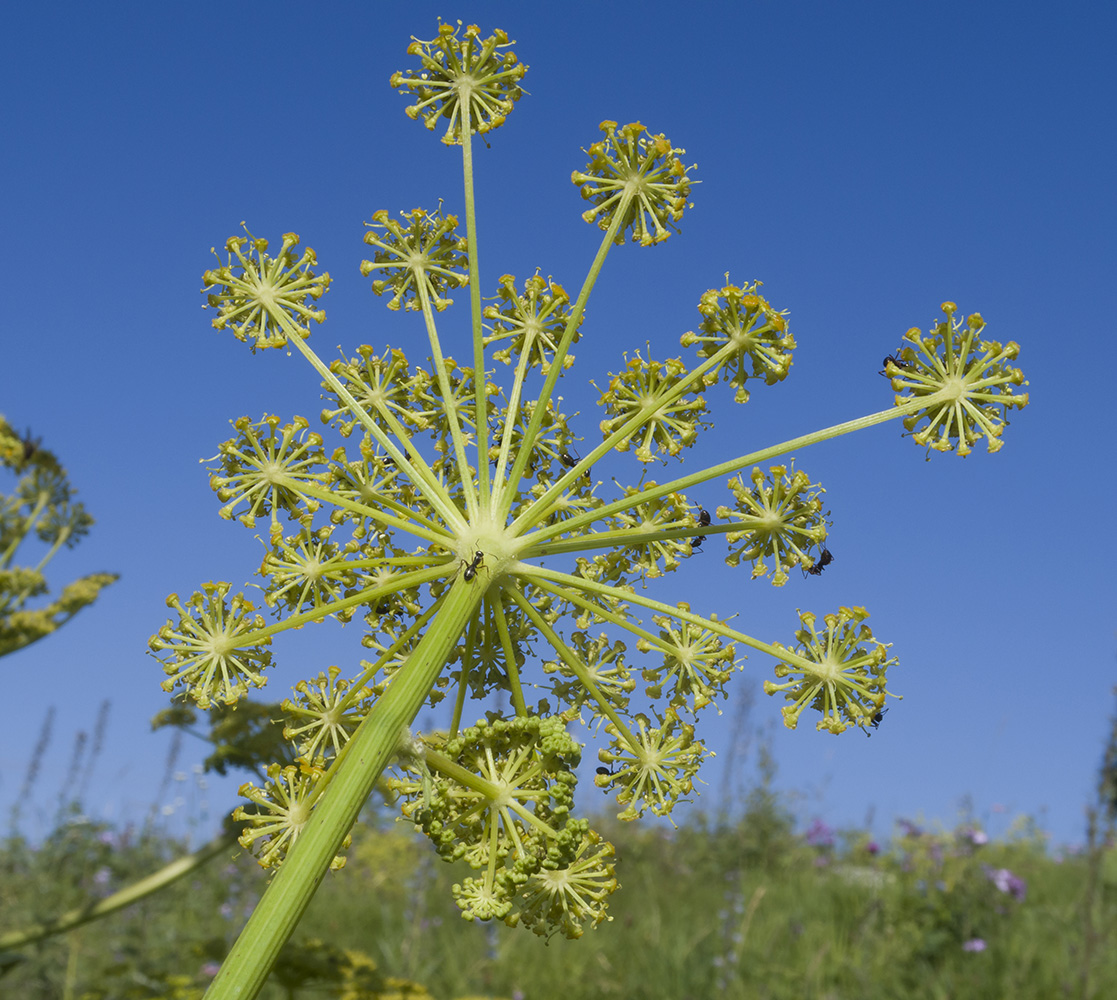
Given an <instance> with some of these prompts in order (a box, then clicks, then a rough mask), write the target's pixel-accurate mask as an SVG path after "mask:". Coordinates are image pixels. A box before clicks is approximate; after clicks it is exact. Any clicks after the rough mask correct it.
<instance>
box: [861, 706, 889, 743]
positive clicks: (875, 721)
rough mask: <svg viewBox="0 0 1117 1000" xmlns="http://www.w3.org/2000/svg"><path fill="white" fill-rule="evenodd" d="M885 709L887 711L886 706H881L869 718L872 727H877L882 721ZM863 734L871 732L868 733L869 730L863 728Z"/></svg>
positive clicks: (868, 734)
mask: <svg viewBox="0 0 1117 1000" xmlns="http://www.w3.org/2000/svg"><path fill="white" fill-rule="evenodd" d="M887 711H888V709H887V708H882V709H881V710H880V711H879V712H877V713H876V715H874V716H873V717H872V718H871V719H870V720H869V725H870V726H872V727H873V728H874V729H879V728H880V724H881V722H883V721H884V715H885V713H886V712H887ZM865 735H866V736H872V735H873V734H872V733H870V732H869V730H867V729H866V730H865Z"/></svg>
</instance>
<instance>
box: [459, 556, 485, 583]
mask: <svg viewBox="0 0 1117 1000" xmlns="http://www.w3.org/2000/svg"><path fill="white" fill-rule="evenodd" d="M462 565H463V566H464V567H465V572H464V573H462V579H464V580H465V582H466V583H469V582H470V581H471V580H472V579H473V578H474V577H475V576H477V571H478V570H479V569H480V568H481V567H482V566H484V565H485V553H484V552H477V553H475V554H474V556H473V561H472V562H468V563H467V562H466V561H465V560H464V559H463V560H462Z"/></svg>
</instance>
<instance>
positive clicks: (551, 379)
mask: <svg viewBox="0 0 1117 1000" xmlns="http://www.w3.org/2000/svg"><path fill="white" fill-rule="evenodd" d="M633 197H634V194H633V193H632V192H631V191H629V190H628V189H627V188H626V189H625V193H624V198H623V199H622V201H621V203H620V205H619V207H618V208H617V210H616V212H614V214H613V221H612V222H611V223H610V224H609V228H608V230H607V231H606V233H605V235H604V236H603V237H602V238H601V246H599V247H598V248H597V255H596V256H595V257H594V258H593V263H592V264H591V265H590V269H589V272H588V273H587V274H586V279H585V281H583V282H582V288H581V290H580V291H579V292H578V298H577V299H575V300H574V305H573V306H572V307H571V309H570V313H569V315H568V316H567V318H566V329H565V330H563V332H562V339H561V340H560V341H559V343H558V347H557V348H556V349H555V356H554V358H552V359H551V370H550V371H549V372H548V373H547V377H546V379H544V381H543V388H542V390H540V393H539V397H538V399H537V400H536V402H535V409H534V410H533V411H532V414H531V420H530V421H529V422H528V426H527V429H526V430H525V431H524V436H523V447H522V448H521V449H520V452H519V454H518V455H517V456H516V461H515V462H514V463H513V464H512V472H511V474H510V475H509V476H508V479H507V481H506V482H504V483H503V484H502V489H503V492H502V493H501V497H500V506H499V508H498V510H499V515H500V516H499V518H498V519H499V520H504V518H506V517H507V516H508V512H509V511H510V510H511V509H512V501H513V500H514V499H515V498H516V489H517V487H518V486H519V484H520V479H521V478H522V477H523V474H524V469H525V468H526V467H527V463H528V459H529V458H530V457H531V445H532V442H533V441H534V440H535V436H536V435H537V434H538V433H539V428H540V427H541V426H542V424H543V414H544V413H545V412H546V410H547V403H548V402H549V401H550V399H551V393H552V392H553V391H554V388H555V383H556V382H557V381H558V380H559V376H560V375H561V374H562V371H563V365H562V362H563V360H564V359H565V357H566V352H567V351H568V350H569V349H570V344H571V342H572V341H573V340H574V332H575V331H576V330H577V329H578V323H579V321H580V320H581V318H582V313H583V312H584V311H585V308H586V300H587V299H588V298H589V297H590V292H592V291H593V288H594V285H596V284H597V279H598V277H599V276H600V274H601V269H602V268H603V267H604V266H605V258H606V257H607V256H608V255H609V251H610V250H611V249H612V247H613V241H614V240H615V239H616V235H617V232H618V230H619V229H620V228H621V222H622V220H623V219H624V217H625V214H626V213H627V212H628V206H629V204H630V203H631V202H632V199H633ZM564 481H570V482H573V477H572V476H569V475H568V476H567V477H564ZM517 525H518V522H517ZM515 527H516V525H514V528H515Z"/></svg>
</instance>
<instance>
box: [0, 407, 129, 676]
mask: <svg viewBox="0 0 1117 1000" xmlns="http://www.w3.org/2000/svg"><path fill="white" fill-rule="evenodd" d="M0 466H2V467H3V468H5V469H8V470H10V471H11V472H12V473H14V474H15V476H16V482H15V484H14V485H13V486H12V487H11V488H10V490H9V491H7V492H0V656H4V655H6V654H8V653H14V652H15V651H16V650H18V649H23V648H24V647H25V646H29V645H31V643H33V642H37V641H38V640H39V639H42V638H44V637H45V636H48V635H50V634H51V633H52V632H54V631H56V630H57V629H59V628H61V627H62V626H63V625H65V624H66V622H68V621H69V620H70V619H71V618H73V617H74V615H76V614H77V613H78V612H79V611H80V610H81V609H82V608H84V607H87V606H88V605H90V604H92V603H93V602H94V601H95V600H97V597H98V595H99V594H100V593H101V591H102V590H103V589H104V588H105V587H107V586H109V584H111V583H114V582H115V581H116V580H117V579H119V577H118V576H117V574H115V573H90V574H89V575H88V576H83V577H81V578H80V579H77V580H74V581H73V582H71V583H68V584H67V585H66V586H65V587H63V588H62V592H61V593H60V594H59V596H58V597H57V598H55V599H54V600H52V601H48V602H47V603H45V604H40V605H38V606H34V605H32V603H31V602H32V601H33V600H34V599H35V598H42V597H45V596H46V595H47V594H48V593H49V591H50V588H49V586H48V584H47V580H46V576H45V575H44V573H43V570H44V568H45V567H46V564H47V563H49V562H50V560H51V559H53V558H54V556H55V555H56V554H57V553H58V552H59V551H61V550H62V549H63V548H70V549H72V548H73V547H74V546H75V545H77V543H78V542H79V541H81V539H82V538H83V537H85V535H86V534H87V533H88V532H89V528H90V526H91V525H92V524H93V518H92V517H90V516H89V514H88V513H86V510H85V508H84V507H83V506H82V504H80V503H78V502H76V501H75V500H74V494H75V493H76V492H77V491H76V490H75V489H74V488H73V487H72V486H71V485H70V483H69V480H68V479H67V477H66V470H65V469H63V468H62V466H61V465H60V464H59V462H58V459H57V458H56V457H55V456H54V454H53V453H52V452H50V451H47V450H46V449H45V448H43V447H42V439H41V438H36V437H32V434H31V431H30V430H28V431H25V432H24V433H23V434H22V435H21V434H19V433H17V432H16V431H15V429H14V428H13V427H12V426H11V425H10V424H9V423H8V422H7V421H6V420H5V419H4V418H3V417H2V416H0ZM31 539H36V540H37V541H38V542H40V543H41V544H42V545H43V546H45V549H44V550H43V551H39V552H36V554H35V557H34V564H33V565H32V563H31V561H30V560H29V561H28V562H27V563H26V564H24V565H21V564H19V563H18V562H17V561H16V560H17V558H23V559H27V558H28V557H27V553H26V550H25V545H26V544H27V543H28V542H29V541H30V540H31Z"/></svg>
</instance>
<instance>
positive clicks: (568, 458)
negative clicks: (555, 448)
mask: <svg viewBox="0 0 1117 1000" xmlns="http://www.w3.org/2000/svg"><path fill="white" fill-rule="evenodd" d="M581 460H582V459H581V458H580V457H579V456H578V455H577V454H574V455H571V454H570V452H569V451H567V450H566V449H565V448H564V449H563V450H562V451H560V452H559V461H560V462H562V464H563V465H565V466H566V467H567V468H568V469H573V468H574V466H576V465H577V464H578V463H579V462H580V461H581ZM582 478H583V479H585V480H587V481H588V480H589V478H590V470H589V469H586V471H585V472H583V473H582Z"/></svg>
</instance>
